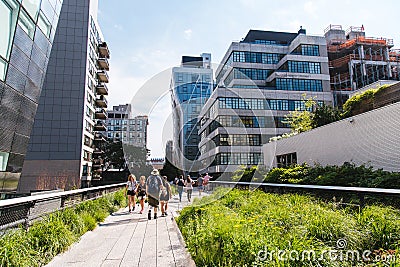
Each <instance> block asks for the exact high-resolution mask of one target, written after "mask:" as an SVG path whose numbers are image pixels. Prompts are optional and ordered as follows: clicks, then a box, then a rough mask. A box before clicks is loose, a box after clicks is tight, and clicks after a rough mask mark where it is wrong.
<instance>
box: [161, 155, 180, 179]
mask: <svg viewBox="0 0 400 267" xmlns="http://www.w3.org/2000/svg"><path fill="white" fill-rule="evenodd" d="M160 174H161V175H162V176H167V177H168V181H173V180H174V179H175V177H179V175H181V174H183V171H182V170H180V169H179V168H177V167H176V166H175V165H174V164H172V163H171V162H170V161H169V160H168V159H165V163H164V167H163V168H162V170H161V171H160Z"/></svg>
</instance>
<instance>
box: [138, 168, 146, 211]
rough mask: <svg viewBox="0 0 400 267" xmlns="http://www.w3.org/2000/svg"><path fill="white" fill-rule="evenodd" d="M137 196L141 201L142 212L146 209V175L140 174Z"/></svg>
mask: <svg viewBox="0 0 400 267" xmlns="http://www.w3.org/2000/svg"><path fill="white" fill-rule="evenodd" d="M137 196H138V199H139V202H140V208H141V209H140V212H139V213H140V214H142V213H143V211H144V200H145V199H146V176H140V180H139V185H138V189H137Z"/></svg>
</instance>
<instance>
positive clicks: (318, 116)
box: [311, 103, 342, 128]
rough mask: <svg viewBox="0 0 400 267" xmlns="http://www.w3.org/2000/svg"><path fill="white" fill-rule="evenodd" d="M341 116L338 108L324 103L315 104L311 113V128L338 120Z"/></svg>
mask: <svg viewBox="0 0 400 267" xmlns="http://www.w3.org/2000/svg"><path fill="white" fill-rule="evenodd" d="M341 118H342V115H341V113H340V111H339V109H337V108H335V107H332V106H329V105H325V103H323V104H322V105H317V106H316V108H315V110H314V112H313V114H312V122H311V126H312V128H317V127H320V126H323V125H326V124H329V123H332V122H335V121H338V120H340V119H341Z"/></svg>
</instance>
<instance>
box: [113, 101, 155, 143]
mask: <svg viewBox="0 0 400 267" xmlns="http://www.w3.org/2000/svg"><path fill="white" fill-rule="evenodd" d="M106 124H107V132H106V135H107V139H108V140H110V141H122V142H123V143H124V144H125V145H132V146H136V147H143V148H146V147H147V125H148V124H149V122H148V117H147V116H145V115H142V116H136V117H132V113H131V105H130V104H125V105H118V106H113V109H112V110H107V121H106Z"/></svg>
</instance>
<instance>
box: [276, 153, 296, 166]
mask: <svg viewBox="0 0 400 267" xmlns="http://www.w3.org/2000/svg"><path fill="white" fill-rule="evenodd" d="M276 163H277V167H278V168H282V167H289V166H292V165H294V164H297V153H296V152H294V153H289V154H284V155H278V156H276Z"/></svg>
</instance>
